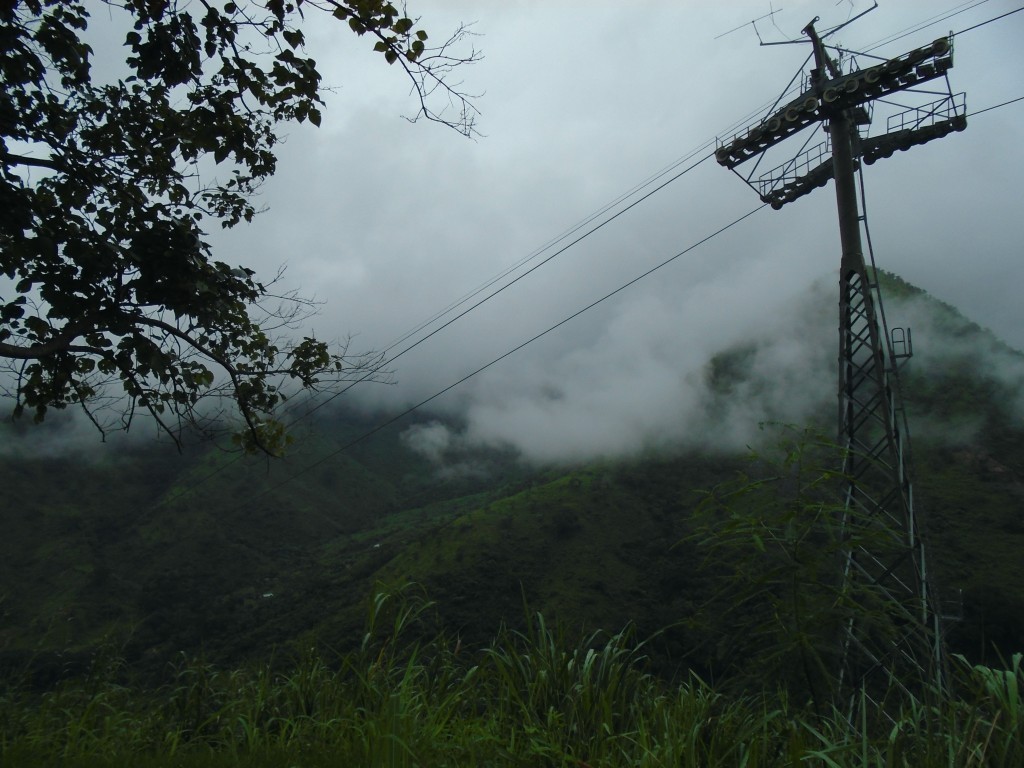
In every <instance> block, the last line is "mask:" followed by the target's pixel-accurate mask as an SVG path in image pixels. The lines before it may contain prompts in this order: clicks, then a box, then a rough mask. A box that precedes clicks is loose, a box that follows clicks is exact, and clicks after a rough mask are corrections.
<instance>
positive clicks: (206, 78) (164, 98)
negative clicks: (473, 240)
mask: <svg viewBox="0 0 1024 768" xmlns="http://www.w3.org/2000/svg"><path fill="white" fill-rule="evenodd" d="M106 5H107V6H108V8H106V9H104V11H103V13H102V14H100V15H99V18H102V17H103V16H108V17H109V18H108V19H107V29H106V30H105V31H106V32H107V33H108V34H109V33H110V32H115V33H116V31H117V30H118V28H119V27H118V25H119V24H120V25H121V27H120V28H121V29H124V30H127V33H126V34H125V37H124V43H123V47H124V52H123V54H124V55H123V63H124V71H123V74H122V77H121V78H119V79H116V80H112V81H110V82H99V81H97V80H95V79H94V77H93V72H94V71H93V68H92V61H91V60H92V54H93V51H92V48H91V47H90V45H89V43H88V42H87V40H88V39H89V37H88V35H87V33H88V32H91V30H90V29H89V28H90V25H91V24H92V23H93V22H94V18H93V16H92V15H91V14H90V8H89V7H88V6H87V4H83V3H77V2H58V0H32V1H29V2H15V3H4V4H3V6H2V8H0V272H2V273H3V275H4V276H5V277H6V279H7V280H9V281H10V283H11V284H12V287H13V288H14V290H13V291H12V294H13V295H11V294H7V295H5V296H4V297H0V360H4V359H5V360H6V361H7V363H8V368H9V369H10V372H11V375H12V379H13V381H14V382H15V383H14V384H13V385H12V387H11V394H12V395H13V397H14V400H15V407H14V414H15V415H16V416H17V415H20V414H22V413H23V412H24V411H26V410H27V411H29V412H31V413H32V414H33V415H34V418H35V420H36V421H41V420H42V419H43V418H44V417H45V416H46V413H47V411H48V410H50V409H54V408H56V409H62V408H66V407H68V406H77V407H81V408H84V409H85V410H86V413H87V414H88V415H89V418H90V419H91V420H92V421H93V423H94V424H95V425H96V426H97V427H99V428H100V429H108V428H127V426H129V425H130V423H131V421H132V419H133V417H134V414H135V412H136V410H137V409H140V410H142V411H145V412H148V413H149V414H150V415H151V416H152V418H153V419H155V420H156V422H157V423H158V424H159V425H160V426H161V427H162V428H163V430H164V431H166V432H167V433H168V434H171V435H177V434H178V433H179V432H180V430H181V429H182V428H183V427H184V426H186V425H191V426H196V425H197V424H201V423H202V418H201V414H199V413H198V411H197V409H198V408H199V406H200V401H201V400H202V399H203V398H207V397H210V396H211V395H218V394H220V395H225V396H228V397H230V398H231V399H232V400H233V401H234V405H235V407H236V408H237V411H238V413H239V414H240V416H241V418H242V421H243V422H244V426H245V428H246V430H247V431H248V433H249V435H248V443H247V446H249V445H251V446H252V447H255V448H258V449H260V450H264V451H267V452H275V450H276V449H277V448H278V447H279V442H278V441H277V440H276V438H277V435H275V434H271V435H269V436H268V435H267V431H266V428H265V426H266V424H267V423H268V422H267V421H266V414H268V413H270V412H271V411H272V410H273V409H274V407H275V406H276V405H278V404H279V403H280V402H281V400H282V399H283V398H284V393H285V388H286V387H289V386H291V387H292V388H294V387H296V386H297V387H302V388H314V387H319V386H328V385H330V384H331V383H337V382H339V381H344V380H346V379H347V378H349V377H351V376H353V375H356V374H357V373H358V375H359V376H360V377H364V376H365V377H370V376H372V375H373V374H374V372H375V370H376V369H375V366H376V364H378V363H379V361H376V360H374V359H373V358H367V357H359V356H357V357H355V358H352V357H349V356H348V355H347V351H346V349H345V348H344V347H342V348H332V347H331V346H329V345H328V344H326V343H324V342H322V341H318V340H316V339H312V338H304V339H299V340H293V339H282V340H278V339H273V338H271V337H270V336H269V335H268V331H267V329H268V328H271V327H273V328H281V327H289V328H292V329H294V328H297V327H298V324H299V323H300V321H301V320H303V319H304V317H305V316H306V315H307V314H308V313H309V311H310V310H311V309H312V307H311V305H310V304H309V302H306V301H302V300H301V299H299V298H298V297H297V296H295V295H289V296H285V297H280V296H278V297H274V296H273V295H272V291H270V290H269V289H268V285H269V284H267V283H263V282H260V281H259V280H258V279H257V278H256V276H255V275H254V273H253V272H252V270H249V269H246V268H244V267H238V266H231V265H229V264H226V263H224V262H221V261H217V260H215V259H214V258H213V254H212V253H211V248H210V245H209V243H208V242H207V240H206V232H205V228H206V227H208V226H210V224H211V223H214V222H219V223H220V225H221V226H222V227H233V226H235V225H237V224H239V223H240V222H243V221H245V222H247V221H251V220H252V218H253V216H254V215H255V214H256V208H255V207H254V205H253V202H252V198H253V194H254V193H255V191H256V190H257V188H258V187H259V185H260V184H261V183H262V182H263V181H264V180H266V179H267V178H268V177H269V176H271V175H272V174H273V173H274V172H275V170H276V167H277V157H276V154H275V153H276V149H277V144H278V140H279V126H280V124H281V123H284V122H289V121H297V122H304V121H306V120H309V121H310V122H311V123H313V124H315V125H319V123H320V121H321V114H320V106H322V104H323V100H322V98H321V92H320V81H321V75H320V72H319V71H318V69H317V64H316V61H315V60H314V59H312V58H310V57H308V56H306V55H304V43H305V36H304V34H303V31H302V25H303V24H305V23H311V22H310V21H309V20H305V17H304V14H305V13H307V12H309V13H313V12H318V11H319V10H320V9H319V8H318V6H316V4H311V3H308V2H303V0H297V1H296V2H287V3H286V2H284V1H283V0H275V1H274V2H269V3H262V4H261V3H252V2H228V3H224V4H223V5H220V6H218V5H215V4H211V3H202V4H201V5H197V6H193V5H190V4H182V3H176V2H170V0H158V1H157V2H153V1H152V0H144V1H143V0H130V1H129V2H125V3H114V2H108V3H106ZM331 6H332V7H333V13H334V16H335V17H337V18H340V19H346V20H348V22H349V26H350V27H351V29H352V30H353V31H355V32H356V33H357V34H359V35H363V34H371V35H373V36H374V37H376V38H378V40H379V42H378V47H377V50H379V51H381V52H382V53H383V54H384V56H385V59H386V60H387V61H388V62H389V63H390V62H394V61H395V60H396V59H398V58H399V57H400V58H401V59H402V61H403V66H404V69H405V72H406V73H407V74H408V76H409V77H410V78H412V80H413V83H414V89H415V91H416V92H417V93H418V94H419V96H420V102H421V110H420V112H421V114H424V115H426V116H427V117H428V118H430V119H436V120H439V121H441V122H445V123H446V124H449V125H451V126H452V127H454V128H456V129H458V130H460V131H462V132H464V133H470V132H471V131H472V127H471V120H470V118H471V115H472V108H471V107H470V106H469V104H468V102H467V101H466V99H465V98H464V97H463V98H461V103H462V104H463V107H464V109H463V113H462V116H461V117H459V118H456V119H455V120H448V119H447V118H445V117H442V116H440V115H438V114H435V113H434V112H432V111H431V110H430V109H429V108H428V106H427V102H426V98H427V96H428V95H429V93H432V92H434V91H437V92H438V93H439V94H441V93H444V94H447V95H449V96H453V100H454V102H455V103H459V101H460V98H459V97H458V94H456V93H455V92H453V91H452V90H451V89H450V88H449V87H448V86H447V85H446V84H445V80H444V77H445V75H446V74H447V73H448V72H449V71H450V70H451V68H452V67H453V66H455V65H457V64H458V63H461V61H469V60H472V55H471V56H470V57H469V58H468V59H465V60H460V59H459V58H457V57H452V55H451V53H450V52H449V53H448V54H447V55H446V56H444V57H441V58H438V57H436V56H432V55H430V52H429V51H426V49H425V47H424V40H425V39H426V33H425V32H423V31H422V30H416V29H414V27H415V24H414V22H413V21H412V20H411V19H410V18H408V17H407V16H405V15H404V14H402V13H399V12H398V11H397V10H396V9H395V7H394V6H393V5H391V4H390V3H386V2H384V1H383V0H360V1H359V2H351V3H344V2H343V3H332V4H331ZM458 36H461V33H457V37H458ZM451 42H452V41H449V43H451ZM428 89H429V90H428ZM214 166H217V167H216V169H215V168H214ZM282 298H283V299H284V301H283V302H281V299H282ZM264 300H267V302H268V304H267V305H264V304H263V301H264ZM111 398H113V399H114V400H115V401H116V403H115V405H116V408H115V410H114V413H115V416H113V417H106V416H104V415H103V414H101V413H100V412H99V411H100V410H102V406H103V405H104V404H107V405H109V404H110V402H109V401H110V399H111Z"/></svg>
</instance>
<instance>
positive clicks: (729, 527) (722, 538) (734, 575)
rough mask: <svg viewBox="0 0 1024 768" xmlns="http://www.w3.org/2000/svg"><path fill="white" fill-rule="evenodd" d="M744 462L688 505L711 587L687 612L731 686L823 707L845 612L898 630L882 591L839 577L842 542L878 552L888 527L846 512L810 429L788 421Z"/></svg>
mask: <svg viewBox="0 0 1024 768" xmlns="http://www.w3.org/2000/svg"><path fill="white" fill-rule="evenodd" d="M751 461H752V462H753V463H754V465H755V468H754V471H753V474H748V473H746V472H742V473H739V474H738V475H737V477H735V478H734V479H732V480H730V481H728V482H725V483H722V484H720V485H718V486H716V487H715V488H714V489H713V490H712V491H710V492H708V494H707V495H706V497H705V499H704V500H703V501H702V502H701V503H700V504H699V505H698V507H697V510H696V516H697V520H698V525H697V532H696V533H695V534H693V539H695V540H696V541H698V542H699V543H700V545H701V547H702V548H703V549H704V551H705V552H706V555H705V568H706V569H708V570H709V571H711V572H712V573H713V574H714V578H716V580H717V581H718V583H719V585H720V587H719V590H718V591H717V592H716V593H715V594H714V596H713V598H712V599H711V600H710V601H709V603H708V605H707V606H705V608H704V610H703V611H701V613H700V614H699V615H698V616H697V617H696V619H695V620H696V622H697V623H698V625H699V626H701V627H702V629H703V631H704V634H705V636H706V638H707V642H709V643H710V644H712V646H713V648H714V653H715V656H716V658H717V659H718V664H719V665H720V666H721V667H723V668H725V669H729V668H731V669H732V671H733V673H734V674H736V675H737V677H738V684H739V685H741V686H747V685H749V684H750V682H751V681H752V680H756V681H757V682H758V683H759V684H761V685H771V686H778V687H780V688H784V689H787V690H790V691H791V692H793V693H794V694H799V695H801V696H809V697H810V698H811V700H812V701H814V702H815V703H816V706H817V707H819V708H821V707H823V706H824V705H825V704H826V703H829V702H832V701H835V700H836V698H837V696H838V694H839V691H838V688H837V682H838V678H837V674H836V671H837V670H838V669H839V668H840V667H841V665H842V659H841V651H840V649H841V647H842V642H841V639H842V637H843V634H844V629H845V627H846V626H847V624H848V623H849V622H850V621H854V620H855V621H856V623H857V626H858V628H859V631H861V632H865V633H870V634H871V635H872V636H874V637H881V638H894V637H895V636H896V635H895V626H894V624H893V622H894V620H895V619H894V615H893V614H892V612H891V611H890V610H889V608H888V606H887V604H886V602H885V598H884V593H883V592H882V591H881V590H880V589H877V588H873V587H871V586H870V585H869V584H867V583H865V582H863V581H856V580H844V579H843V577H842V574H843V567H844V563H845V561H846V556H847V553H848V552H850V551H851V550H860V549H864V550H867V551H869V552H870V551H877V548H878V547H880V546H885V545H886V544H885V542H886V541H887V540H888V538H889V535H890V534H889V533H888V531H886V530H884V529H882V528H881V527H880V525H879V523H878V521H872V522H870V523H864V522H863V521H859V520H857V519H856V518H853V517H851V516H849V515H848V514H847V513H846V510H845V509H844V505H843V504H842V502H841V489H842V481H843V479H844V476H843V475H842V473H841V471H840V470H839V468H840V467H842V466H843V461H842V451H841V450H840V449H839V448H838V447H837V446H835V444H834V443H833V442H832V441H830V440H827V439H825V438H823V437H822V436H820V435H819V434H817V433H816V432H814V431H813V430H806V429H805V430H800V431H798V430H794V429H792V428H787V429H785V430H784V433H783V435H782V438H781V440H780V445H779V446H778V448H777V449H776V450H774V451H772V450H768V451H765V452H762V453H753V454H752V455H751ZM883 642H888V640H885V641H883Z"/></svg>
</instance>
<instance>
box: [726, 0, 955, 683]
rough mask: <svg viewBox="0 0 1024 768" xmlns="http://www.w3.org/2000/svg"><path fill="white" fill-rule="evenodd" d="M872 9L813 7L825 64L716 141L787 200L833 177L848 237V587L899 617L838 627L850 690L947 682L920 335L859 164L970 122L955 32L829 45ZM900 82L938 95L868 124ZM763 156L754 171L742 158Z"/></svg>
mask: <svg viewBox="0 0 1024 768" xmlns="http://www.w3.org/2000/svg"><path fill="white" fill-rule="evenodd" d="M875 7H877V3H876V4H875ZM873 9H874V8H872V9H869V10H873ZM864 13H867V11H865V12H864ZM864 13H861V14H859V15H858V16H856V17H855V18H854V19H851V20H850V21H848V22H846V23H844V24H842V25H840V26H838V27H835V28H834V29H832V30H829V31H827V32H825V33H823V34H819V33H818V32H817V31H816V30H815V24H816V23H817V22H818V20H819V19H818V18H817V17H815V19H814V20H813V21H812V22H811V23H810V24H808V25H807V26H806V27H805V28H804V29H803V30H802V32H803V34H804V36H805V37H806V38H808V40H809V41H810V43H811V45H812V46H813V51H814V53H813V61H814V66H813V68H812V69H811V70H810V73H809V75H808V76H807V77H805V78H803V80H802V82H801V85H800V93H799V95H798V96H797V97H796V98H794V99H792V100H791V101H789V102H787V103H786V104H784V105H783V106H781V107H780V106H778V103H776V107H773V109H772V110H771V111H770V113H769V115H768V116H767V117H765V118H764V119H763V120H761V121H760V122H758V123H756V124H754V125H752V126H750V127H749V128H748V129H747V130H745V131H743V132H741V133H739V134H737V135H736V136H733V137H732V138H731V139H729V140H727V141H724V142H722V143H721V144H720V145H719V146H718V149H717V150H716V152H715V158H716V160H717V161H718V163H719V164H720V165H722V166H724V167H726V168H728V169H730V170H732V171H734V172H735V173H737V175H739V176H740V177H741V178H742V179H743V180H744V181H745V182H746V183H747V184H749V185H750V186H751V187H753V188H754V190H755V191H756V192H757V193H758V194H759V195H760V197H761V200H762V201H764V202H765V203H767V204H769V205H771V206H772V207H773V208H775V209H779V208H781V207H782V206H783V205H785V204H786V203H789V202H792V201H793V200H796V199H797V198H799V197H801V196H803V195H806V194H808V193H809V192H811V191H813V190H814V189H816V188H818V187H822V186H825V185H826V184H827V183H828V181H829V180H830V179H831V180H833V181H835V186H836V203H837V207H838V211H839V233H840V240H841V244H842V258H841V261H840V273H839V291H840V293H839V296H840V299H839V419H838V434H839V443H840V445H842V446H843V448H844V477H845V479H844V487H843V504H844V513H843V519H842V521H841V523H842V535H843V541H844V550H843V563H842V579H843V582H842V584H843V590H844V592H845V593H846V594H850V595H862V596H863V595H870V596H871V598H870V599H871V600H872V601H873V602H872V610H876V611H877V610H882V611H885V612H887V615H888V616H889V617H890V619H891V620H890V621H888V622H883V623H879V622H872V621H871V619H870V616H871V612H872V611H871V610H867V611H865V612H864V617H863V618H857V617H855V618H853V619H851V620H850V621H849V622H848V623H847V625H846V627H845V630H844V632H843V636H842V638H841V641H840V642H841V651H842V653H841V659H842V662H841V669H840V674H839V678H838V679H839V692H840V693H844V692H845V694H846V695H852V694H853V693H854V692H856V691H858V690H860V689H864V690H866V691H868V693H869V694H870V693H871V692H881V691H885V690H886V689H887V688H888V687H889V686H892V685H894V684H895V685H896V686H898V687H900V688H902V689H905V690H906V689H918V688H919V687H920V686H921V685H937V686H939V687H942V686H943V685H944V682H945V679H944V678H945V675H944V672H943V670H944V666H945V664H944V655H943V643H942V636H941V626H940V615H939V612H938V610H937V607H936V603H937V601H936V599H935V597H934V595H933V593H932V591H931V590H930V585H929V578H928V571H927V568H926V560H925V548H924V544H923V541H922V538H921V533H920V530H919V526H918V521H917V518H916V517H915V513H914V498H913V487H912V483H911V476H910V474H911V473H910V457H909V448H910V445H909V432H908V429H907V423H906V412H905V411H904V409H903V404H902V400H901V397H900V391H899V380H898V366H899V364H900V362H901V360H903V359H904V358H907V357H909V356H910V353H911V348H910V336H909V333H904V331H903V329H899V328H897V329H893V333H892V335H890V333H889V331H888V328H887V326H886V323H885V315H884V312H883V311H882V302H881V294H880V293H879V286H878V278H877V274H876V273H875V271H874V264H873V263H872V269H871V270H870V271H869V270H868V268H867V265H866V263H865V259H864V251H863V249H862V245H861V221H862V220H863V217H862V215H861V213H860V211H859V209H858V202H857V186H856V180H855V173H857V172H860V171H861V170H862V169H861V164H862V163H864V164H868V165H870V164H871V163H873V162H874V161H875V160H877V159H879V158H884V157H889V156H891V155H892V154H893V152H895V151H896V150H897V149H899V150H906V149H909V148H910V147H912V146H914V145H918V144H924V143H925V142H928V141H930V140H932V139H935V138H940V137H942V136H946V135H948V134H949V133H952V132H954V131H962V130H963V129H964V128H966V126H967V118H966V108H965V96H964V94H963V93H958V94H954V93H953V92H952V89H951V88H950V84H949V78H948V76H947V72H948V70H949V69H950V68H951V67H952V66H953V45H952V43H953V41H952V35H950V36H949V37H944V38H940V39H938V40H935V41H934V42H932V43H930V44H929V45H926V46H923V47H921V48H916V49H914V50H912V51H910V52H909V53H906V54H903V55H902V56H898V57H896V58H892V59H878V58H876V57H871V58H872V59H873V63H872V64H871V65H870V66H867V67H865V68H857V67H856V61H855V58H854V57H852V56H844V54H845V53H846V52H844V51H839V52H840V62H839V63H837V62H836V61H834V60H833V59H832V58H831V56H830V55H829V49H830V48H832V50H839V49H836V48H834V47H832V46H826V44H825V42H824V40H825V39H827V38H828V37H829V36H830V35H832V34H834V33H835V32H837V31H838V30H839V29H841V28H842V27H845V26H846V25H847V24H849V23H851V22H852V21H855V20H856V19H857V18H860V16H863V15H864ZM794 42H801V41H794ZM762 44H765V43H762ZM769 44H770V43H769ZM843 64H846V65H847V66H846V67H845V69H846V70H847V71H845V72H844V71H843V69H844V67H843ZM936 81H945V87H946V88H945V91H944V92H937V91H934V90H924V89H919V88H917V86H921V85H923V84H925V83H934V82H936ZM794 82H795V80H794ZM912 89H913V90H912ZM900 91H904V92H908V93H918V94H921V93H924V94H926V95H928V97H929V98H930V99H931V101H929V103H927V104H924V105H922V106H916V107H911V108H903V110H902V111H900V112H898V113H897V114H894V115H892V116H890V117H889V118H888V121H887V124H886V130H885V131H884V132H883V133H880V134H879V135H876V136H873V137H869V136H866V135H863V136H862V135H861V131H860V127H861V126H869V125H870V124H871V121H872V112H873V111H874V110H873V107H874V103H875V102H881V101H882V100H884V99H885V98H886V97H889V96H891V95H892V94H895V93H897V92H900ZM936 95H938V96H939V97H940V98H938V99H937V100H936V99H935V96H936ZM783 98H785V97H783ZM781 100H782V99H780V101H781ZM886 103H892V102H891V101H888V102H886ZM818 125H821V126H822V127H823V128H824V130H825V132H826V140H825V141H823V142H821V143H819V144H818V145H817V146H814V147H812V148H810V149H807V145H808V144H809V143H810V141H811V140H810V139H808V140H807V141H805V143H804V146H803V148H802V149H801V151H800V153H799V154H798V155H797V156H796V157H794V158H792V159H790V160H789V161H787V162H786V163H784V164H782V165H780V166H779V167H777V168H775V169H774V170H772V171H769V172H767V173H763V174H762V175H761V176H759V177H758V178H757V179H756V181H755V180H754V174H755V173H756V172H757V168H758V166H759V165H760V164H761V161H762V160H763V159H764V156H765V153H766V152H767V151H768V150H770V149H771V148H773V147H775V146H776V145H777V144H779V143H780V142H782V141H783V140H785V139H787V138H789V137H790V136H792V135H794V134H797V133H799V132H801V131H803V129H805V128H807V127H809V126H818ZM754 158H757V161H756V162H755V163H754V166H753V170H752V171H750V172H749V173H748V174H747V175H743V174H740V173H739V172H738V171H737V170H736V169H737V168H738V167H739V166H740V165H742V164H744V163H746V162H747V161H749V160H752V159H754ZM869 244H870V241H869ZM873 261H874V259H873V256H872V262H873ZM855 599H856V598H855Z"/></svg>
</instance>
